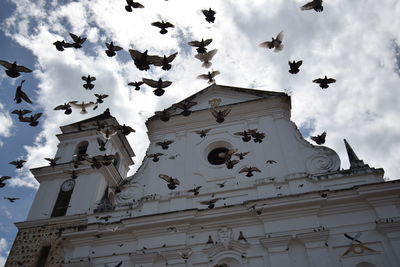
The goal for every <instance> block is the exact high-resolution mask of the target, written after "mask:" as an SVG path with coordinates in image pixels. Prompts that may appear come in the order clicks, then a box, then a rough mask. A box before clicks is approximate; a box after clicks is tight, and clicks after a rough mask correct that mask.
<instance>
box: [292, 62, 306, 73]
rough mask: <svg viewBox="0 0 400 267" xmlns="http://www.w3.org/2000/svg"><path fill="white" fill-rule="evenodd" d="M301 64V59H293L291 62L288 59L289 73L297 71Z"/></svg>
mask: <svg viewBox="0 0 400 267" xmlns="http://www.w3.org/2000/svg"><path fill="white" fill-rule="evenodd" d="M301 64H303V61H302V60H299V61H297V62H296V61H295V60H293V61H292V62H290V61H289V67H290V70H289V73H291V74H296V73H298V72H299V71H300V69H299V68H300V66H301Z"/></svg>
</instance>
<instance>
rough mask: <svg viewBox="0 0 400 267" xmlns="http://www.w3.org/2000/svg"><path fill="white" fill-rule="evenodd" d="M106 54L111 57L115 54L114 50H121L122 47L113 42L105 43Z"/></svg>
mask: <svg viewBox="0 0 400 267" xmlns="http://www.w3.org/2000/svg"><path fill="white" fill-rule="evenodd" d="M106 47H107V49H106V54H107V56H109V57H113V56H115V55H116V53H115V52H117V51H120V50H122V47H120V46H117V45H114V43H113V42H109V43H106Z"/></svg>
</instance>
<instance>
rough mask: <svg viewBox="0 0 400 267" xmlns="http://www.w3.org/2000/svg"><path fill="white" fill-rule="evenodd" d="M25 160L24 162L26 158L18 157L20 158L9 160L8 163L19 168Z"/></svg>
mask: <svg viewBox="0 0 400 267" xmlns="http://www.w3.org/2000/svg"><path fill="white" fill-rule="evenodd" d="M25 162H26V160H22V159H20V160H14V161H11V162H9V163H8V164H11V165H14V166H15V168H17V169H21V168H22V167H24V163H25Z"/></svg>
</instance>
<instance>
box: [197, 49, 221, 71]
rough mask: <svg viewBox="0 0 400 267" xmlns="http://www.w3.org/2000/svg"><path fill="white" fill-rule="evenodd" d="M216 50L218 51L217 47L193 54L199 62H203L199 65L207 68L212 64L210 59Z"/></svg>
mask: <svg viewBox="0 0 400 267" xmlns="http://www.w3.org/2000/svg"><path fill="white" fill-rule="evenodd" d="M217 52H218V50H217V49H213V50H210V51H208V52H206V53H203V54H200V53H199V54H197V55H195V56H194V57H195V58H197V59H198V60H200V61H201V62H203V64H201V66H202V67H203V68H206V69H207V68H209V67H211V65H212V63H211V59H212V58H213V57H214V56H215V54H216V53H217Z"/></svg>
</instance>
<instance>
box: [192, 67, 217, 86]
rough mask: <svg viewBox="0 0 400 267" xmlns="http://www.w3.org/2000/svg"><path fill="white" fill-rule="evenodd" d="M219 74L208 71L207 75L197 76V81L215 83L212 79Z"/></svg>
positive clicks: (215, 71)
mask: <svg viewBox="0 0 400 267" xmlns="http://www.w3.org/2000/svg"><path fill="white" fill-rule="evenodd" d="M219 74H221V73H220V72H219V71H218V70H214V71H211V72H210V71H209V72H208V73H207V74H201V75H199V76H197V79H203V80H208V83H210V84H211V83H215V79H214V77H215V76H217V75H219Z"/></svg>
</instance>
